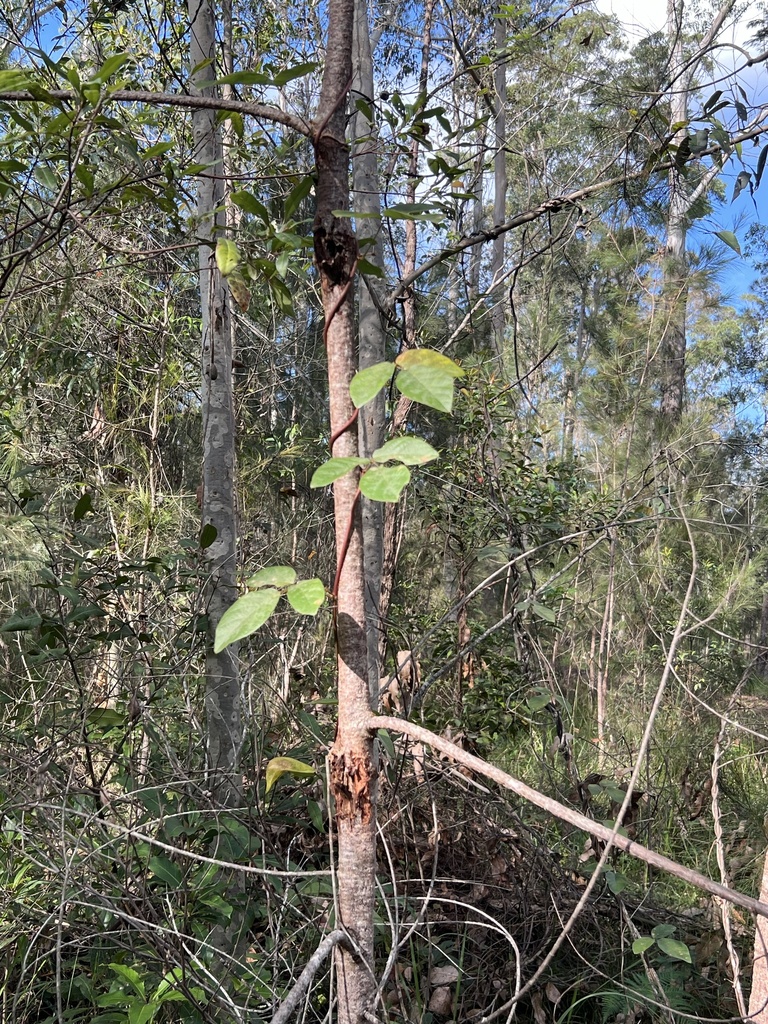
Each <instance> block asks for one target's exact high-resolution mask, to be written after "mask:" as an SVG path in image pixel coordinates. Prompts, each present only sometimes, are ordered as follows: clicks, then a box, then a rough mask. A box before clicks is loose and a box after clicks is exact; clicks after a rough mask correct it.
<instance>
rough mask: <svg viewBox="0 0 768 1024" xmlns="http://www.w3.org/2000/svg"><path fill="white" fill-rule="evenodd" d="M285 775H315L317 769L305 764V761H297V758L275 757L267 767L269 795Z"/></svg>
mask: <svg viewBox="0 0 768 1024" xmlns="http://www.w3.org/2000/svg"><path fill="white" fill-rule="evenodd" d="M285 774H290V775H298V776H299V777H301V776H306V775H314V774H315V769H314V768H313V767H312V766H311V765H309V764H304V762H303V761H297V760H296V758H295V757H273V758H272V760H271V761H270V762H269V764H268V765H267V793H268V792H269V791H270V790H271V789H272V787H273V786H274V784H275V783H276V782H277V780H278V779H279V778H281V777H282V776H283V775H285Z"/></svg>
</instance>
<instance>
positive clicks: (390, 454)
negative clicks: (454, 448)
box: [372, 437, 440, 466]
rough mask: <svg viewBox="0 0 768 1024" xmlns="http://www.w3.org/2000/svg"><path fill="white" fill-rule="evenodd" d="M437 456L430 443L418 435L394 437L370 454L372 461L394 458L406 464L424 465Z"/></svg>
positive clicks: (388, 460)
mask: <svg viewBox="0 0 768 1024" xmlns="http://www.w3.org/2000/svg"><path fill="white" fill-rule="evenodd" d="M439 457H440V456H439V454H438V453H437V452H436V451H435V449H434V448H433V447H432V445H431V444H427V442H426V441H423V440H422V439H421V438H420V437H396V438H394V440H392V441H387V443H386V444H383V445H382V446H381V448H377V449H376V451H375V452H374V453H373V456H372V458H373V461H374V462H390V461H392V460H396V461H397V462H402V463H404V464H405V465H406V466H424V465H426V464H427V463H428V462H432V460H433V459H437V458H439Z"/></svg>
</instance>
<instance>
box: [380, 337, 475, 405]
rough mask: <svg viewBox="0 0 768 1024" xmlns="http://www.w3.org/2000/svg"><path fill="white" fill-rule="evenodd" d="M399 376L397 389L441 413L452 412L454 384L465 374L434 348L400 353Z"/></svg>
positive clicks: (398, 358)
mask: <svg viewBox="0 0 768 1024" xmlns="http://www.w3.org/2000/svg"><path fill="white" fill-rule="evenodd" d="M396 363H397V366H398V367H399V368H400V373H399V374H398V375H397V380H396V381H395V383H396V385H397V388H398V390H399V391H400V392H401V394H403V395H405V396H406V397H407V398H412V399H413V401H414V402H420V403H421V404H422V405H428V406H429V407H430V409H437V410H438V411H439V412H451V410H452V409H453V382H454V380H455V379H456V378H457V377H463V376H464V371H463V370H462V369H461V367H460V366H458V365H457V364H456V363H454V361H453V360H452V359H449V358H448V357H447V356H444V355H442V353H440V352H434V351H433V350H432V349H411V350H408V351H406V352H401V353H400V355H399V356H398V357H397V360H396Z"/></svg>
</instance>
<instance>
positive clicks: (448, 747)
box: [368, 715, 768, 918]
mask: <svg viewBox="0 0 768 1024" xmlns="http://www.w3.org/2000/svg"><path fill="white" fill-rule="evenodd" d="M368 728H369V729H370V730H371V732H375V731H376V730H378V729H389V730H391V731H392V732H399V733H403V735H405V736H409V737H410V738H411V739H414V740H418V741H419V742H421V743H426V744H428V745H429V746H431V747H432V748H433V749H435V750H439V751H440V752H441V753H443V754H447V755H448V756H449V757H452V758H453V759H454V760H455V761H458V762H459V764H463V765H464V766H465V767H466V768H471V769H472V771H475V772H478V773H479V774H480V775H484V776H485V777H486V778H488V779H492V780H493V782H496V783H498V785H500V786H502V787H503V788H504V789H508V790H510V791H511V792H512V793H515V794H516V795H517V796H519V797H522V798H523V799H524V800H527V801H528V802H529V803H532V804H533V805H534V806H536V807H540V808H541V809H542V810H543V811H547V813H549V814H551V815H553V816H554V817H556V818H559V819H560V820H561V821H567V822H568V823H569V824H571V825H574V826H575V827H576V828H578V829H581V830H582V831H583V832H588V833H589V834H590V835H593V836H597V837H598V839H602V840H604V841H605V842H612V843H613V845H614V846H616V847H618V848H619V849H620V850H623V851H624V853H628V854H630V855H631V856H632V857H636V858H637V859H638V860H641V861H643V862H644V863H646V864H650V865H651V866H652V867H655V868H659V870H661V871H666V872H667V873H668V874H670V875H674V876H675V877H676V878H680V879H682V881H684V882H687V883H688V884H689V885H694V886H696V888H697V889H702V890H703V891H704V892H708V893H711V894H712V895H713V896H719V897H720V899H723V900H727V901H728V902H729V903H734V904H736V906H739V907H743V908H744V909H745V910H749V911H751V912H752V913H753V914H757V915H759V916H760V917H765V918H768V904H766V903H761V902H760V901H759V900H756V899H753V898H752V897H751V896H745V895H744V893H741V892H737V891H736V890H735V889H730V888H728V887H727V886H725V885H721V884H720V883H719V882H714V881H713V880H712V879H711V878H707V876H706V875H702V874H701V872H699V871H695V870H694V869H693V868H687V867H685V865H683V864H678V863H677V861H674V860H671V859H670V858H669V857H664V856H663V855H662V854H660V853H656V852H655V851H654V850H649V849H648V848H647V847H646V846H642V845H641V844H640V843H636V842H634V841H633V840H632V839H629V838H627V837H626V836H623V835H621V833H617V832H614V830H613V829H610V828H608V827H607V826H605V825H601V824H600V823H599V822H597V821H593V820H592V819H591V818H588V817H587V816H586V815H585V814H581V813H580V812H579V811H575V810H573V808H572V807H566V806H565V804H561V803H559V801H557V800H553V799H552V797H549V796H545V794H544V793H540V792H539V791H538V790H536V789H532V788H531V787H530V786H527V785H526V784H525V783H524V782H520V781H519V780H518V779H515V778H513V777H512V776H511V775H508V774H507V773H506V772H503V771H502V770H501V769H500V768H496V767H495V766H494V765H492V764H489V763H488V762H487V761H484V760H483V759H482V758H480V757H475V755H474V754H469V753H467V751H466V750H462V749H461V747H459V746H457V745H456V744H455V743H451V741H450V740H446V739H444V738H443V737H442V736H436V735H435V734H434V733H433V732H430V730H429V729H425V728H423V726H420V725H416V723H415V722H408V721H406V720H405V719H404V718H394V717H391V716H389V715H372V716H371V718H370V719H369V720H368Z"/></svg>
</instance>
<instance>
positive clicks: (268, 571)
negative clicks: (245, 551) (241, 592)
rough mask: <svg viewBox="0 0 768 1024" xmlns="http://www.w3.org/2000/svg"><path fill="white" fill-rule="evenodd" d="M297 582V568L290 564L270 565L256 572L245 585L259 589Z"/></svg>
mask: <svg viewBox="0 0 768 1024" xmlns="http://www.w3.org/2000/svg"><path fill="white" fill-rule="evenodd" d="M295 582H296V570H295V569H293V568H291V566H290V565H268V566H266V567H265V568H264V569H259V571H258V572H255V573H254V574H253V576H251V577H250V578H249V579H248V580H246V583H245V585H246V587H248V589H249V590H257V589H258V588H259V587H290V586H291V584H292V583H295Z"/></svg>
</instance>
